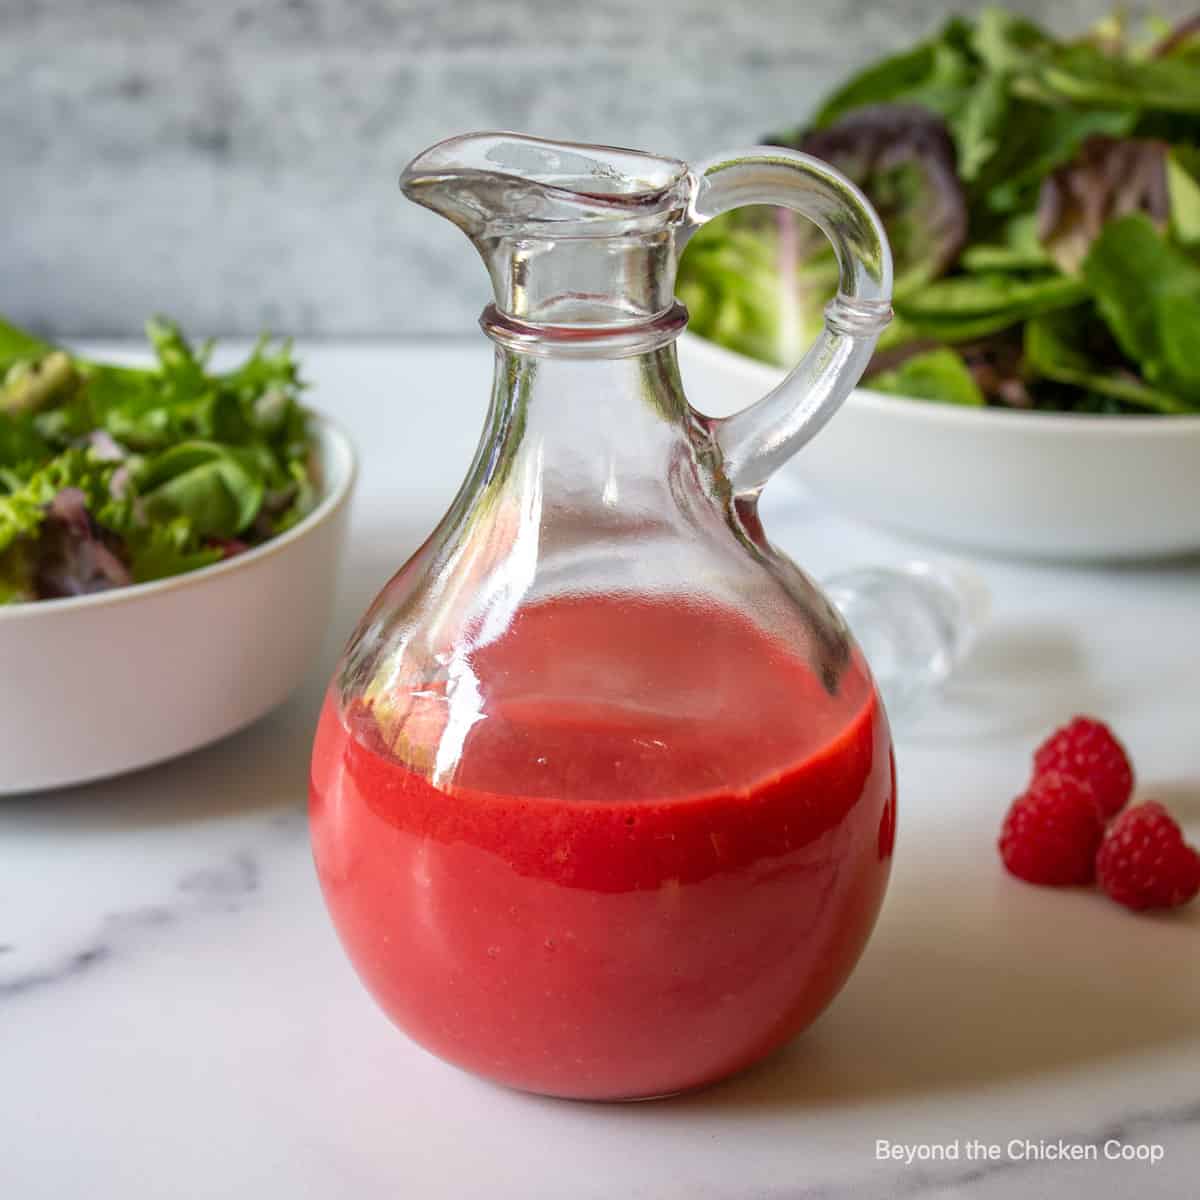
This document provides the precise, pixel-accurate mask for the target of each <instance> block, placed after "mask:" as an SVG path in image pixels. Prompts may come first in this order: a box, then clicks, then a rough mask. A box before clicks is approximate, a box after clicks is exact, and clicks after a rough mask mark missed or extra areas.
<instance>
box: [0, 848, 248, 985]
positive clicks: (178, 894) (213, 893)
mask: <svg viewBox="0 0 1200 1200" xmlns="http://www.w3.org/2000/svg"><path fill="white" fill-rule="evenodd" d="M259 885H260V870H259V864H258V859H257V858H256V856H255V854H254V853H252V852H251V851H249V850H240V851H237V852H236V853H234V854H233V855H231V856H230V857H229V858H228V859H226V860H224V861H223V862H219V863H216V864H214V865H209V866H203V867H197V868H195V869H192V870H188V871H187V872H185V873H184V874H183V875H182V876H181V877H180V879H179V881H178V883H177V884H176V886H175V889H174V894H173V895H172V896H170V897H169V898H167V899H165V900H164V901H163V902H162V903H157V904H138V905H135V906H133V907H130V908H125V909H116V910H114V911H112V912H107V913H105V914H104V915H103V916H102V917H101V918H100V922H99V925H98V926H97V927H96V929H95V930H94V932H93V933H92V934H91V935H89V936H88V937H87V938H86V939H85V944H84V945H82V946H79V947H78V948H75V949H71V950H68V951H67V952H66V953H65V954H63V955H61V956H60V957H58V958H57V959H56V960H55V961H53V962H50V963H48V964H45V965H39V966H37V967H33V968H28V969H25V970H21V969H19V967H18V969H16V970H14V971H5V970H0V1001H3V1000H5V999H6V998H9V997H13V996H25V995H28V994H29V993H30V992H34V991H37V990H39V989H41V988H45V987H49V986H51V985H53V984H58V983H65V982H68V981H71V980H76V979H78V978H79V977H80V976H83V975H85V974H87V973H88V972H90V971H92V970H93V969H95V968H96V967H100V966H109V965H112V964H113V963H114V962H119V960H120V958H121V957H122V955H123V954H124V952H125V951H126V950H128V949H129V948H130V947H131V946H132V945H133V944H135V943H136V942H138V941H139V940H140V939H141V938H142V937H143V936H144V935H145V934H147V933H150V932H157V931H161V930H164V929H167V928H169V927H174V926H178V925H179V924H180V923H181V922H184V921H186V920H187V919H189V918H190V917H193V916H196V915H198V914H203V913H213V912H224V913H237V912H240V911H241V909H242V908H243V907H244V905H245V904H246V902H247V901H249V900H250V898H251V897H253V896H254V894H255V893H256V892H258V890H259ZM18 948H19V947H18V945H17V944H15V943H13V944H6V945H5V946H4V947H3V950H5V951H9V952H15V951H17V950H18Z"/></svg>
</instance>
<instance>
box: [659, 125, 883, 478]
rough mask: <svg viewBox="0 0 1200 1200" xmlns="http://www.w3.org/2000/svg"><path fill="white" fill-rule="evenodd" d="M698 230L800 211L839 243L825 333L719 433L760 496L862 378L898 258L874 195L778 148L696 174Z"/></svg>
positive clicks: (693, 217) (732, 461) (734, 473)
mask: <svg viewBox="0 0 1200 1200" xmlns="http://www.w3.org/2000/svg"><path fill="white" fill-rule="evenodd" d="M692 173H693V177H694V179H695V190H694V192H693V194H692V201H691V206H690V213H689V217H690V224H691V228H690V229H687V230H686V231H685V236H684V237H681V238H680V239H679V244H680V247H681V248H682V245H683V244H685V243H686V240H687V237H690V236H691V234H692V233H694V232H695V231H696V230H697V229H699V228H700V226H701V225H703V224H705V222H707V221H710V220H711V219H712V218H713V217H716V216H719V215H720V214H721V213H724V212H728V211H729V210H730V209H731V208H740V207H742V206H743V205H747V204H770V205H776V206H779V207H783V208H790V209H794V210H795V211H796V212H798V213H799V214H800V215H801V216H804V217H807V218H808V219H809V220H810V221H812V222H813V223H814V224H815V225H816V226H817V227H818V228H819V229H820V230H821V232H822V233H824V234H825V236H826V237H827V238H828V239H829V241H830V242H831V243H832V245H833V249H834V253H835V254H836V256H837V262H838V273H839V274H838V290H837V295H836V296H835V297H834V298H833V299H832V300H831V301H830V302H829V304H828V305H827V306H826V308H825V327H824V329H823V330H822V331H821V334H820V336H819V337H818V338H817V340H816V341H815V342H814V343H813V345H812V346H811V347H810V348H809V350H808V352H807V353H806V354H805V355H804V357H803V358H802V359H801V360H800V362H799V363H798V364H797V365H796V367H795V368H794V369H793V370H792V372H791V373H790V374H789V375H788V377H787V378H786V379H785V380H784V381H783V382H782V383H781V384H779V385H778V387H776V388H774V389H773V390H772V391H770V392H768V393H767V394H766V395H765V396H764V397H763V398H762V399H761V400H759V401H757V402H756V403H755V404H752V405H750V407H749V408H745V409H742V410H741V411H740V412H738V413H735V414H734V415H733V416H730V417H725V418H723V419H719V420H714V421H713V428H714V431H715V437H716V440H717V443H718V445H719V446H720V447H721V450H722V453H723V455H724V460H725V471H726V474H727V475H728V477H729V479H730V481H731V483H732V485H733V489H734V492H735V494H737V495H754V494H756V493H757V492H759V491H760V490H761V489H762V487H763V485H764V484H765V483H766V482H767V480H768V479H769V478H770V477H771V476H772V475H773V474H774V473H775V472H776V471H777V470H778V469H779V467H781V466H782V465H783V464H784V463H785V462H786V461H787V460H788V459H789V458H791V457H792V455H793V454H795V453H796V451H797V450H799V449H800V447H801V446H803V445H804V444H805V443H806V442H807V441H808V440H809V438H811V437H813V435H814V434H816V433H817V432H818V431H819V430H820V429H821V428H822V426H824V424H825V422H826V421H828V420H829V418H830V417H832V416H833V414H834V413H835V412H836V411H837V409H838V406H839V405H840V404H841V403H842V401H843V400H844V399H845V398H846V397H847V396H848V395H849V394H850V392H851V390H852V389H853V387H854V385H855V384H856V383H857V382H858V381H859V379H860V378H861V377H862V373H863V371H865V370H866V367H867V363H868V362H869V361H870V358H871V353H872V351H873V350H874V349H875V343H876V341H878V339H879V335H880V334H881V333H882V332H883V330H884V328H885V327H886V326H887V323H888V321H889V320H890V319H891V315H892V309H891V297H892V254H891V250H890V249H889V247H888V243H887V236H886V235H885V234H884V231H883V225H882V224H881V223H880V220H879V217H878V215H877V214H876V212H875V210H874V209H873V208H872V207H871V205H870V202H869V201H868V200H867V198H866V197H865V196H864V195H863V194H862V192H860V191H859V190H858V188H856V187H855V186H854V184H852V183H851V182H850V181H849V180H848V179H846V178H845V177H844V176H843V175H841V174H839V173H838V172H837V171H835V170H834V169H833V168H832V167H830V166H829V165H828V164H827V163H824V162H821V161H820V159H816V158H812V157H811V156H809V155H807V154H800V153H798V152H797V151H794V150H782V149H778V148H776V147H773V146H758V147H755V148H753V149H750V150H743V151H739V152H737V153H734V154H723V155H718V156H717V157H715V158H710V159H708V160H707V161H706V162H703V163H700V164H699V165H697V166H695V167H693V168H692Z"/></svg>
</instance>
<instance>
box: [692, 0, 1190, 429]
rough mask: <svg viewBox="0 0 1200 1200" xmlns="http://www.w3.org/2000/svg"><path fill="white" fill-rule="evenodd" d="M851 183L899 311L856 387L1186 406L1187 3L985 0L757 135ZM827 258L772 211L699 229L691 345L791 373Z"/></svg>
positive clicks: (1046, 403) (832, 275)
mask: <svg viewBox="0 0 1200 1200" xmlns="http://www.w3.org/2000/svg"><path fill="white" fill-rule="evenodd" d="M766 140H767V141H769V142H770V143H772V144H774V145H780V146H787V147H791V148H794V149H799V150H803V151H805V152H806V153H810V154H814V155H816V156H818V157H820V158H823V159H826V160H827V161H829V162H831V163H832V164H833V165H834V166H835V167H837V168H838V169H839V170H841V171H842V172H843V173H844V174H846V175H848V176H849V177H850V178H851V179H853V180H854V182H856V183H857V184H858V185H859V186H860V187H861V188H862V189H863V191H864V192H865V193H866V194H867V196H868V197H869V198H870V199H871V201H872V203H873V204H874V205H875V207H876V209H877V210H878V211H879V214H880V216H881V218H882V220H883V223H884V225H885V227H886V228H887V231H888V237H889V240H890V241H891V243H892V249H893V253H894V256H895V260H896V282H895V300H894V308H895V313H896V319H895V320H894V321H893V323H892V325H891V326H890V327H889V329H888V330H887V331H886V332H885V334H884V335H883V337H882V339H881V340H880V343H879V348H878V350H877V352H876V355H875V358H874V360H873V361H872V363H871V366H870V367H869V368H868V372H867V375H866V383H867V386H869V387H873V388H876V389H878V390H882V391H889V392H894V393H896V394H898V395H904V396H910V397H914V398H917V399H924V400H932V401H941V402H945V403H949V404H965V405H973V406H980V405H984V404H990V405H999V406H1006V407H1020V408H1035V409H1049V410H1056V411H1077V412H1105V413H1187V412H1200V17H1196V18H1193V19H1191V20H1190V21H1187V22H1185V23H1183V24H1182V25H1180V26H1178V27H1177V28H1175V29H1173V30H1172V29H1170V28H1168V27H1166V26H1165V25H1162V24H1161V23H1153V22H1150V23H1147V24H1145V25H1143V26H1134V25H1131V24H1129V23H1128V22H1127V21H1126V20H1125V19H1124V18H1123V17H1120V16H1113V17H1110V18H1108V19H1106V20H1105V21H1103V22H1101V23H1100V24H1099V25H1098V26H1097V27H1096V28H1094V29H1093V30H1091V31H1090V32H1089V33H1087V34H1086V35H1084V36H1082V37H1079V38H1075V39H1067V40H1062V39H1058V38H1055V37H1053V36H1052V35H1051V34H1049V33H1048V32H1046V31H1045V30H1043V29H1041V28H1040V27H1039V26H1037V25H1036V24H1034V23H1033V22H1031V21H1028V20H1026V19H1025V18H1023V17H1019V16H1016V15H1013V14H1010V13H1008V12H1005V11H1003V10H1001V9H998V8H993V9H988V10H986V11H984V12H983V13H982V14H981V15H980V16H979V18H978V20H975V21H968V20H965V19H961V18H955V19H953V20H951V21H950V22H949V23H948V24H947V25H946V26H945V27H944V28H943V29H942V30H941V31H940V32H939V33H938V34H937V35H936V36H934V37H932V38H930V39H929V40H927V41H925V42H922V43H920V44H919V45H917V46H915V47H913V48H911V49H908V50H905V51H903V52H901V53H899V54H896V55H894V56H892V57H890V58H887V59H884V60H883V61H881V62H878V63H875V64H874V65H872V66H870V67H868V68H867V69H866V70H864V71H862V72H861V73H859V74H858V75H856V76H855V77H854V78H852V79H850V80H849V81H848V82H846V83H845V84H843V85H842V86H841V87H840V88H838V89H837V90H836V91H835V92H834V93H833V94H832V95H831V96H829V97H827V99H826V100H825V102H824V103H823V104H822V105H821V106H820V107H819V108H818V109H817V111H816V112H815V114H814V115H813V116H812V118H811V119H810V121H809V122H808V123H807V124H806V125H803V126H801V127H800V128H797V129H792V130H789V131H786V132H783V133H779V134H775V135H773V136H770V137H768V138H767V139H766ZM836 282H837V270H836V266H835V263H834V261H833V258H832V254H831V252H830V251H829V249H828V246H827V244H826V243H825V241H824V239H823V238H822V237H820V236H819V235H817V234H816V232H815V230H813V229H812V228H811V227H810V226H809V225H808V224H807V223H806V222H804V221H801V220H799V219H798V218H797V217H796V216H795V215H794V214H793V213H791V212H789V211H785V210H781V209H766V208H752V209H742V210H739V211H737V212H733V213H728V214H726V215H724V216H722V217H719V218H717V219H715V220H713V221H711V222H710V223H709V224H707V225H706V226H705V227H704V228H703V229H701V230H700V231H699V233H697V234H696V236H695V237H694V238H693V239H692V241H691V243H690V244H689V246H688V249H687V252H686V253H685V255H684V257H683V261H682V263H681V265H680V273H679V283H678V291H679V294H680V296H681V298H682V299H683V300H684V302H685V303H686V304H687V306H688V308H689V310H690V311H691V327H692V329H693V330H694V331H695V332H696V333H699V334H700V335H701V336H703V337H707V338H709V339H711V340H712V341H715V342H718V343H720V344H721V345H724V346H727V347H729V348H730V349H733V350H737V351H740V352H741V353H743V354H748V355H750V356H752V357H754V358H758V359H761V360H763V361H765V362H771V363H777V364H780V365H791V364H792V363H794V362H795V361H796V359H797V358H798V357H799V354H800V353H801V351H802V350H803V348H804V347H805V346H806V345H807V344H808V343H809V342H811V341H812V339H813V338H814V337H815V335H816V333H817V332H818V330H819V329H820V327H821V323H822V316H823V308H824V304H825V301H826V300H827V299H828V297H829V295H830V294H831V292H832V291H833V290H834V288H835V287H836Z"/></svg>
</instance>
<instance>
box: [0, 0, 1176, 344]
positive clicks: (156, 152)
mask: <svg viewBox="0 0 1200 1200" xmlns="http://www.w3.org/2000/svg"><path fill="white" fill-rule="evenodd" d="M984 3H985V0H957V2H956V0H908V2H907V3H903V4H879V3H873V2H872V0H840V2H838V3H834V2H833V0H762V2H758V3H754V4H736V3H730V2H729V0H657V2H656V3H654V4H649V5H647V4H643V3H638V2H637V0H602V2H601V0H590V2H588V3H582V2H579V3H559V4H555V3H548V2H546V0H502V2H497V3H488V4H480V3H469V2H465V0H458V2H451V3H442V2H438V0H372V2H370V3H366V2H362V0H358V2H355V3H344V2H343V0H268V2H266V3H256V4H250V3H218V4H200V3H195V2H194V0H161V2H158V3H154V4H144V3H138V4H133V3H129V2H128V0H6V3H4V4H3V5H0V173H2V177H3V180H4V184H3V186H0V312H4V313H6V314H7V315H9V316H10V317H13V318H15V319H16V320H18V321H21V322H25V323H28V324H31V325H33V326H36V327H37V328H39V329H42V330H45V331H48V332H51V333H60V334H116V333H122V334H132V333H136V332H138V331H139V330H140V328H141V324H142V322H143V321H144V319H145V317H146V316H147V314H148V313H150V312H153V311H161V312H166V313H169V314H172V315H174V316H176V317H178V318H179V319H180V320H182V321H184V322H185V323H186V324H187V325H188V326H189V327H190V328H193V329H195V330H196V331H197V332H203V333H217V334H220V333H238V332H240V333H243V334H255V333H257V332H259V331H260V330H261V329H263V328H271V329H273V330H274V331H276V332H281V333H295V334H310V333H320V334H354V335H360V334H381V335H385V336H392V335H397V334H405V333H428V332H438V333H461V332H463V331H466V330H468V329H470V328H472V327H473V323H474V321H475V318H476V316H477V315H478V312H479V309H480V308H481V307H482V305H483V303H484V301H485V299H486V294H485V293H486V281H485V278H484V274H483V271H482V269H481V268H480V266H479V264H478V263H477V262H476V261H475V259H474V255H473V252H472V251H471V249H470V248H469V246H468V245H467V243H466V241H465V239H463V238H462V237H461V236H460V235H459V234H457V233H456V232H455V231H454V230H452V229H451V228H450V227H449V226H447V225H446V224H445V223H444V222H439V221H437V220H436V219H435V218H434V217H432V216H431V215H430V214H428V213H425V212H422V211H419V210H418V209H416V208H415V207H413V206H412V205H407V204H404V203H402V201H401V199H400V196H399V194H398V192H397V190H396V186H395V179H396V174H397V172H398V170H399V168H400V166H401V164H402V163H403V162H405V161H406V160H407V159H408V158H409V157H410V156H411V155H412V154H414V153H415V152H416V151H418V150H420V149H421V148H423V147H424V146H426V145H429V144H430V143H432V142H434V141H436V140H438V139H439V138H442V137H446V136H448V135H450V134H454V133H460V132H464V131H466V130H470V129H488V128H492V129H496V128H499V129H519V130H525V131H527V132H535V133H541V134H544V135H547V136H553V137H562V138H569V139H577V140H590V141H602V142H610V143H615V144H618V145H630V146H637V147H642V148H645V149H649V150H655V151H661V152H664V153H669V154H673V155H680V156H685V157H686V156H700V155H707V154H711V153H714V152H716V151H719V150H721V149H727V148H730V147H734V146H738V145H746V144H750V143H753V142H754V141H756V140H757V139H758V138H760V137H762V136H763V135H764V134H765V133H767V132H769V131H771V130H774V129H778V128H780V127H787V126H789V125H794V124H797V123H799V122H800V121H801V120H803V118H804V116H805V114H806V113H807V111H808V110H809V109H810V107H811V106H812V104H813V103H814V102H815V100H816V99H817V97H818V96H819V95H820V94H822V93H823V92H824V91H826V90H827V89H828V88H829V87H831V86H832V85H834V84H835V83H836V82H838V81H839V80H840V79H841V78H843V77H844V76H845V74H846V73H847V72H848V71H850V70H852V69H853V68H855V67H857V66H859V65H861V64H863V63H865V62H866V61H868V60H870V59H872V58H874V57H878V56H880V55H882V54H884V53H886V52H888V51H889V50H894V49H896V48H898V47H900V46H902V45H905V44H908V43H910V42H911V41H913V40H914V39H915V38H916V37H917V36H919V35H920V34H922V33H924V32H926V31H928V30H931V29H933V28H934V27H936V26H937V25H938V24H939V23H940V22H941V21H943V20H944V19H945V17H946V16H947V15H948V14H949V13H951V12H973V11H978V10H979V9H980V8H981V7H983V5H984ZM1008 6H1009V7H1010V8H1015V9H1018V10H1021V11H1024V12H1026V13H1028V14H1030V15H1033V16H1036V17H1037V18H1038V19H1040V20H1043V21H1046V22H1047V23H1049V24H1051V25H1053V26H1055V27H1057V28H1059V29H1061V30H1064V31H1068V30H1077V29H1081V28H1083V27H1085V26H1086V25H1088V24H1090V23H1091V22H1092V21H1094V20H1096V19H1098V18H1099V17H1100V16H1101V15H1103V14H1105V13H1107V12H1108V11H1109V9H1111V8H1112V7H1113V5H1112V4H1111V3H1110V0H1060V2H1059V3H1056V4H1054V5H1053V6H1048V5H1046V4H1044V3H1038V2H1037V0H1009V5H1008ZM1151 7H1153V8H1154V9H1155V10H1156V11H1158V12H1160V13H1162V14H1163V15H1164V16H1166V17H1168V18H1170V17H1180V16H1183V15H1185V14H1188V13H1190V12H1191V11H1192V9H1193V8H1194V3H1193V0H1158V2H1157V3H1155V4H1153V5H1152V6H1151Z"/></svg>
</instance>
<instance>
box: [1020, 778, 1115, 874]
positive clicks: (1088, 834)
mask: <svg viewBox="0 0 1200 1200" xmlns="http://www.w3.org/2000/svg"><path fill="white" fill-rule="evenodd" d="M1103 836H1104V822H1103V821H1102V820H1101V819H1100V811H1099V809H1098V808H1097V806H1096V798H1095V796H1094V795H1093V794H1092V789H1091V788H1090V787H1089V786H1088V785H1087V784H1086V783H1085V782H1084V781H1083V780H1081V779H1076V778H1075V777H1074V776H1073V775H1060V774H1058V773H1056V772H1054V771H1049V772H1047V773H1046V774H1044V775H1039V776H1038V777H1037V778H1036V779H1034V781H1033V782H1032V783H1031V784H1030V785H1029V790H1028V791H1026V792H1025V793H1024V795H1021V796H1018V797H1017V798H1016V799H1015V800H1014V801H1013V802H1012V807H1011V808H1010V809H1009V810H1008V816H1007V817H1005V818H1004V828H1003V829H1002V830H1001V831H1000V857H1001V858H1002V859H1004V865H1005V866H1006V867H1007V868H1008V869H1009V871H1011V872H1012V873H1013V874H1014V875H1016V876H1017V878H1018V879H1025V880H1027V881H1028V882H1029V883H1044V884H1049V885H1051V886H1054V887H1062V886H1065V885H1068V884H1073V883H1090V882H1091V881H1092V879H1093V878H1094V876H1095V868H1096V848H1097V847H1098V846H1099V845H1100V839H1101V838H1102V837H1103Z"/></svg>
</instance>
